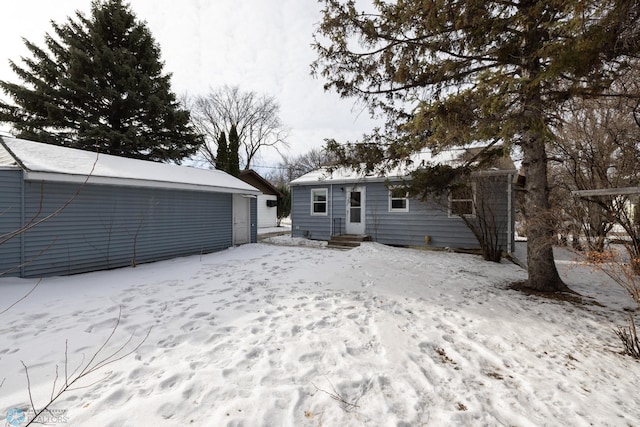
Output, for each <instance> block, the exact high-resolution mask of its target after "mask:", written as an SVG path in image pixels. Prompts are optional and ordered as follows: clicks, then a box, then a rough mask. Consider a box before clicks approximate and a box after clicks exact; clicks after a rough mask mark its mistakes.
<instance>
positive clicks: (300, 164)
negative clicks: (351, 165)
mask: <svg viewBox="0 0 640 427" xmlns="http://www.w3.org/2000/svg"><path fill="white" fill-rule="evenodd" d="M334 161H335V157H334V156H333V155H332V154H331V153H329V152H327V151H326V150H324V149H317V148H312V149H311V150H309V151H308V152H306V153H304V154H301V155H299V156H286V155H284V154H283V155H282V161H281V162H280V163H279V164H278V167H277V168H276V169H274V170H273V171H272V172H271V173H270V174H269V175H268V177H267V179H268V180H269V181H271V182H274V183H275V184H276V185H289V183H290V182H291V181H293V180H294V179H296V178H299V177H301V176H302V175H304V174H306V173H308V172H311V171H313V170H316V169H320V168H321V167H323V166H329V165H331V164H332V163H333V162H334Z"/></svg>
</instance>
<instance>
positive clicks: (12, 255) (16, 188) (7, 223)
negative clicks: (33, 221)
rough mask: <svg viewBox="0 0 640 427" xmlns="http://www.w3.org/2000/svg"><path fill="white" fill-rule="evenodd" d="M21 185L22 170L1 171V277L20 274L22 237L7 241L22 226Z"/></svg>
mask: <svg viewBox="0 0 640 427" xmlns="http://www.w3.org/2000/svg"><path fill="white" fill-rule="evenodd" d="M21 185H22V170H19V169H0V277H2V276H3V275H5V274H6V275H12V276H17V275H19V273H20V270H19V265H20V245H21V241H22V240H21V239H22V236H21V235H18V236H16V237H13V238H11V239H9V240H6V239H7V238H8V236H7V234H8V233H11V232H14V231H16V230H18V229H19V228H20V227H21V224H22V210H21V205H22V203H21V200H22V189H21ZM3 236H4V237H3Z"/></svg>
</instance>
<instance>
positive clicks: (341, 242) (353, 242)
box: [327, 234, 371, 249]
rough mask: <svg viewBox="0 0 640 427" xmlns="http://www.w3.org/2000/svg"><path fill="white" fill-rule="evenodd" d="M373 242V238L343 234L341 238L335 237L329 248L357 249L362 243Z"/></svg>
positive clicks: (330, 241)
mask: <svg viewBox="0 0 640 427" xmlns="http://www.w3.org/2000/svg"><path fill="white" fill-rule="evenodd" d="M370 240H371V236H367V235H359V234H358V235H356V234H342V235H340V236H333V237H332V238H331V240H329V243H328V244H327V246H329V247H330V248H341V249H350V248H357V247H358V246H360V243H362V242H368V241H370Z"/></svg>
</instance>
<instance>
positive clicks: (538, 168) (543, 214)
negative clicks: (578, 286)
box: [522, 135, 569, 292]
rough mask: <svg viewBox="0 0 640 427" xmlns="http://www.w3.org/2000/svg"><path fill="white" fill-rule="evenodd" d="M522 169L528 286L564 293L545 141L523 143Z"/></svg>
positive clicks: (539, 139) (540, 139) (565, 287)
mask: <svg viewBox="0 0 640 427" xmlns="http://www.w3.org/2000/svg"><path fill="white" fill-rule="evenodd" d="M522 150H523V154H524V160H523V166H524V169H525V175H526V184H525V189H526V193H525V205H526V212H527V214H528V218H527V266H528V274H529V278H528V279H527V282H526V284H525V285H526V286H527V287H529V288H531V289H534V290H537V291H542V292H563V291H568V290H569V288H568V287H567V286H566V285H565V284H564V282H563V281H562V279H561V278H560V275H559V274H558V270H557V269H556V264H555V262H554V260H553V242H554V239H555V237H554V234H555V230H554V227H553V218H552V216H551V212H550V209H549V189H548V185H547V158H546V150H545V145H544V140H543V138H541V137H536V136H532V135H529V137H528V138H527V141H525V142H523V144H522Z"/></svg>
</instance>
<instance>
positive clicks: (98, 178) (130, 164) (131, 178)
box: [0, 137, 261, 195]
mask: <svg viewBox="0 0 640 427" xmlns="http://www.w3.org/2000/svg"><path fill="white" fill-rule="evenodd" d="M0 166H18V167H20V168H22V169H23V170H24V171H25V180H37V181H40V180H45V181H57V182H85V181H87V182H88V183H91V184H109V185H124V186H134V187H157V188H170V189H185V190H197V191H211V192H222V193H240V194H247V195H258V194H261V192H260V191H259V190H258V189H256V188H254V187H252V186H251V185H249V184H247V183H245V182H243V181H242V180H240V179H238V178H236V177H234V176H232V175H229V174H228V173H226V172H222V171H219V170H210V169H198V168H193V167H187V166H178V165H170V164H166V163H156V162H150V161H146V160H138V159H130V158H126V157H119V156H112V155H108V154H98V153H94V152H91V151H84V150H78V149H75V148H68V147H61V146H57V145H51V144H44V143H41V142H33V141H27V140H24V139H18V138H9V137H1V138H0ZM87 177H88V178H87Z"/></svg>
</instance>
